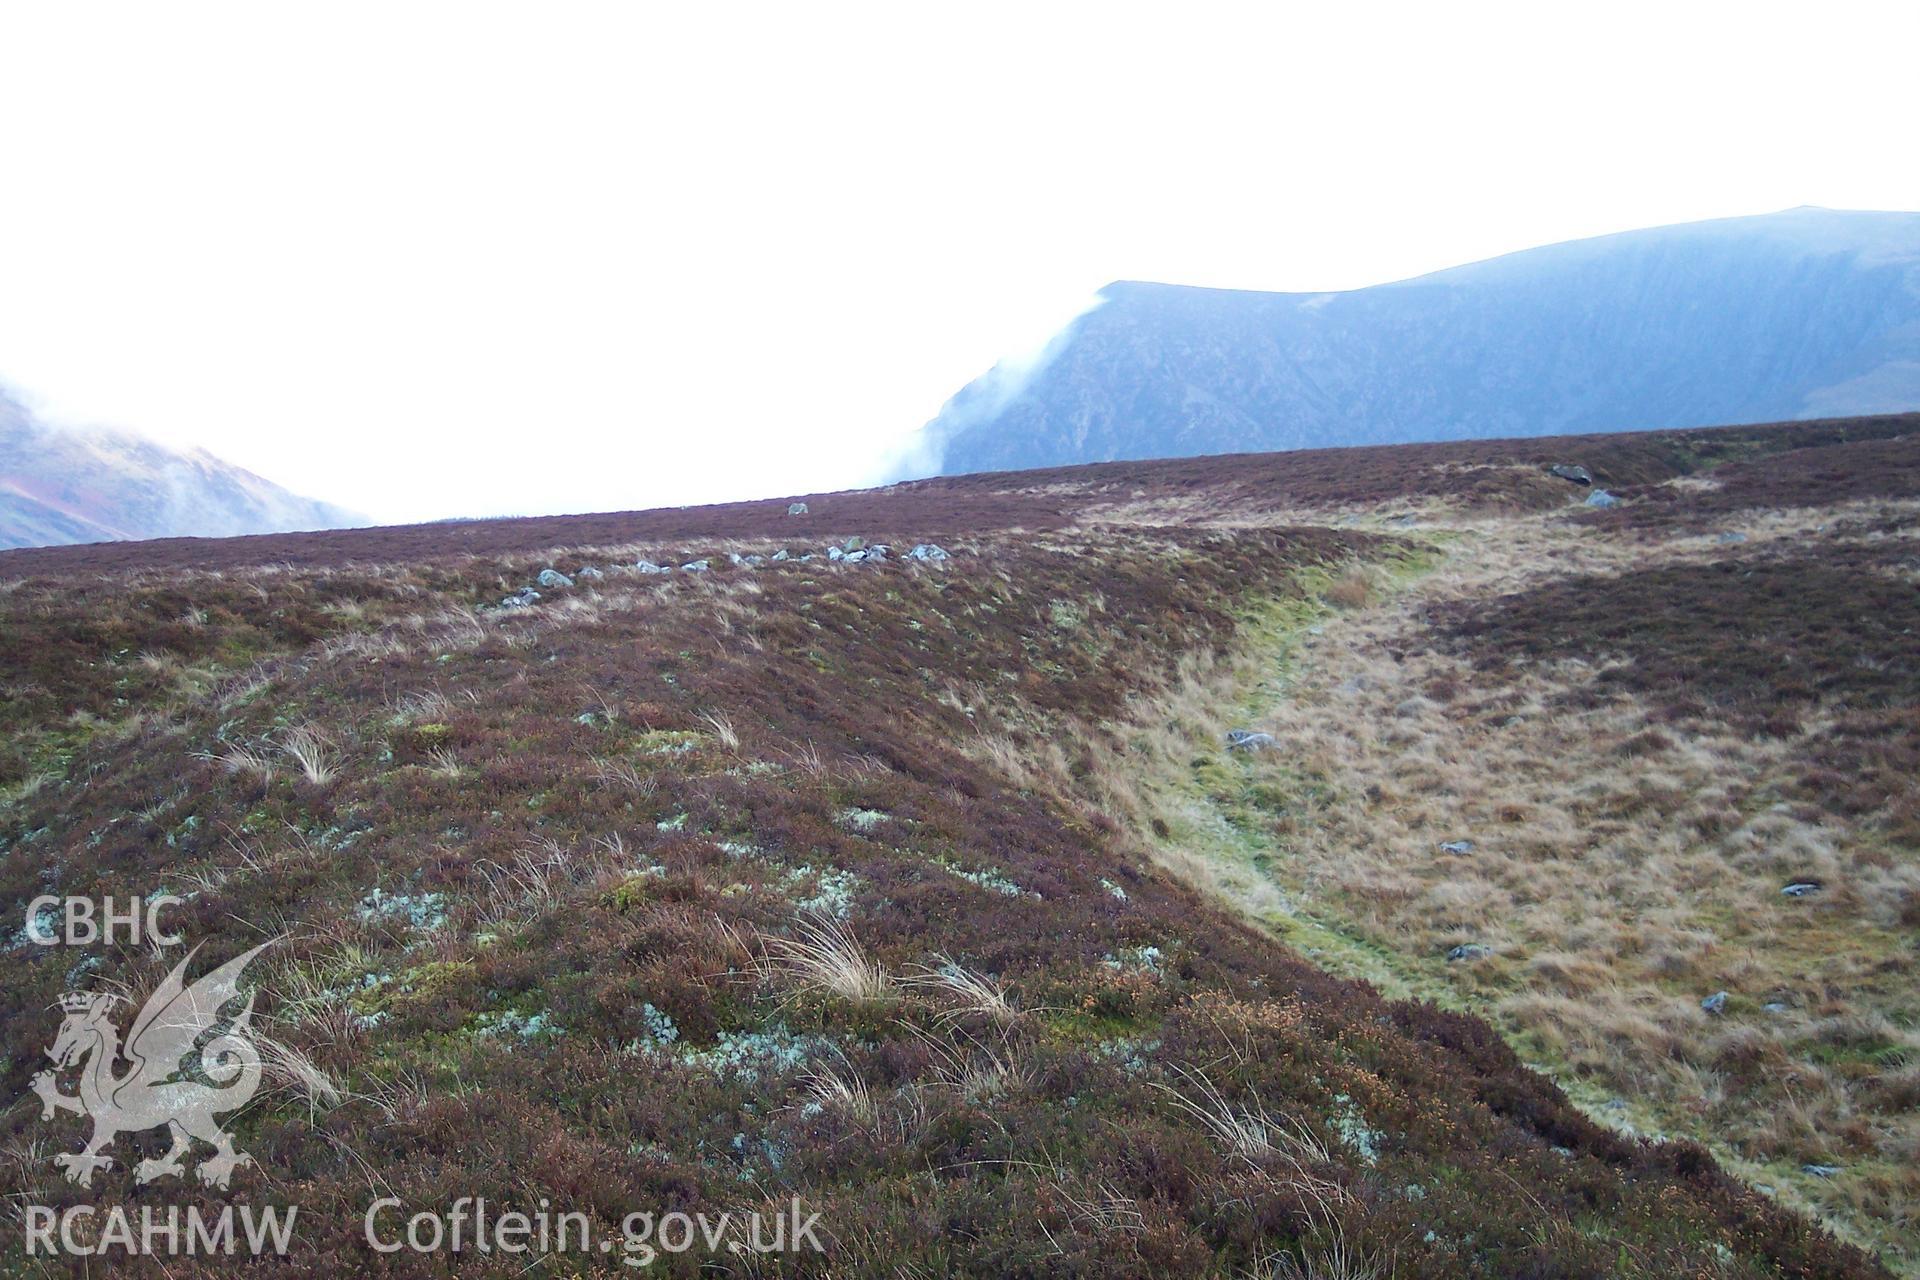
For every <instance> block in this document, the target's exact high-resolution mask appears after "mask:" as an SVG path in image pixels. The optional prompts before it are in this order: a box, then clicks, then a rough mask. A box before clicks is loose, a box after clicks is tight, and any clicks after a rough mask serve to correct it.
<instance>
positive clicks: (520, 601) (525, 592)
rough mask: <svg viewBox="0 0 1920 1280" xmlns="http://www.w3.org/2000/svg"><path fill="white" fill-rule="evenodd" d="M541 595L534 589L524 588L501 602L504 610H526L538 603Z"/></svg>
mask: <svg viewBox="0 0 1920 1280" xmlns="http://www.w3.org/2000/svg"><path fill="white" fill-rule="evenodd" d="M539 599H540V593H539V592H538V591H535V590H534V589H533V588H532V587H522V588H520V589H519V590H518V591H516V592H514V593H513V594H512V595H510V596H508V597H506V598H505V599H504V600H502V601H501V602H500V607H501V608H502V609H525V608H528V607H530V606H531V605H533V604H535V603H536V602H538V600H539Z"/></svg>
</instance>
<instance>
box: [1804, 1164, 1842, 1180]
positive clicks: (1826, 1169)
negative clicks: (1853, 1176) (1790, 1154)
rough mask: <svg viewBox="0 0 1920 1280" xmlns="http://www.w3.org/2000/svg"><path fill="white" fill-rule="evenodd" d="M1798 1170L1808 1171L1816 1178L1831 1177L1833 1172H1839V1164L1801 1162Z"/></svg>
mask: <svg viewBox="0 0 1920 1280" xmlns="http://www.w3.org/2000/svg"><path fill="white" fill-rule="evenodd" d="M1800 1172H1802V1173H1810V1174H1812V1175H1813V1176H1814V1177H1816V1178H1831V1177H1832V1176H1833V1175H1834V1174H1836V1173H1839V1172H1840V1166H1839V1165H1837V1164H1803V1165H1801V1166H1800Z"/></svg>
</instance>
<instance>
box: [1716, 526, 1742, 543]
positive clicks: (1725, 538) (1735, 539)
mask: <svg viewBox="0 0 1920 1280" xmlns="http://www.w3.org/2000/svg"><path fill="white" fill-rule="evenodd" d="M1746 540H1747V535H1746V534H1744V533H1741V532H1739V531H1738V530H1735V529H1729V530H1727V532H1725V533H1723V534H1721V535H1720V541H1721V542H1723V543H1725V544H1727V545H1728V546H1732V545H1734V544H1736V543H1741V542H1745V541H1746Z"/></svg>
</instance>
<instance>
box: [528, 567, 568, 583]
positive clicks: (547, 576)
mask: <svg viewBox="0 0 1920 1280" xmlns="http://www.w3.org/2000/svg"><path fill="white" fill-rule="evenodd" d="M534 581H535V582H538V583H539V584H540V585H541V586H543V587H570V586H572V585H573V579H572V578H569V577H568V576H567V575H566V574H564V573H562V572H560V571H559V570H558V569H542V570H541V571H540V576H539V577H538V578H535V579H534Z"/></svg>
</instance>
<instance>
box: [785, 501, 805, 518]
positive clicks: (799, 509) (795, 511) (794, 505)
mask: <svg viewBox="0 0 1920 1280" xmlns="http://www.w3.org/2000/svg"><path fill="white" fill-rule="evenodd" d="M787 514H788V515H790V516H803V515H805V514H807V504H806V503H804V502H789V503H788V504H787Z"/></svg>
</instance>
